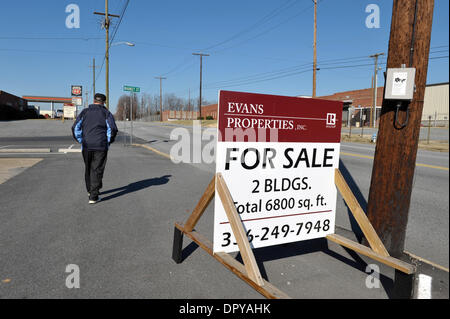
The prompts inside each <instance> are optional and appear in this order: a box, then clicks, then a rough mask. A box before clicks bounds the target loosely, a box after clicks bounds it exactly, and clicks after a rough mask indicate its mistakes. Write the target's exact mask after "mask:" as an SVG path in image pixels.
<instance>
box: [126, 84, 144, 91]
mask: <svg viewBox="0 0 450 319" xmlns="http://www.w3.org/2000/svg"><path fill="white" fill-rule="evenodd" d="M123 90H124V91H127V92H135V93H138V92H141V88H140V87H136V86H129V85H124V86H123Z"/></svg>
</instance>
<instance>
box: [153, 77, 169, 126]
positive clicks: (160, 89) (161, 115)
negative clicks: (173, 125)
mask: <svg viewBox="0 0 450 319" xmlns="http://www.w3.org/2000/svg"><path fill="white" fill-rule="evenodd" d="M155 79H159V119H160V121H161V122H162V121H163V112H162V80H165V79H167V78H164V77H162V76H155Z"/></svg>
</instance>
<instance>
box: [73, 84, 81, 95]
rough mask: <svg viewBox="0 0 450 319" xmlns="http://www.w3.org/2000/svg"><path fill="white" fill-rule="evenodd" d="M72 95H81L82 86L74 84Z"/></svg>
mask: <svg viewBox="0 0 450 319" xmlns="http://www.w3.org/2000/svg"><path fill="white" fill-rule="evenodd" d="M72 95H73V96H80V95H81V86H72Z"/></svg>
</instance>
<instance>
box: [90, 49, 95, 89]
mask: <svg viewBox="0 0 450 319" xmlns="http://www.w3.org/2000/svg"><path fill="white" fill-rule="evenodd" d="M89 67H90V68H92V89H93V94H94V95H95V58H93V59H92V65H90V66H89Z"/></svg>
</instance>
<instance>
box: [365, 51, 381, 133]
mask: <svg viewBox="0 0 450 319" xmlns="http://www.w3.org/2000/svg"><path fill="white" fill-rule="evenodd" d="M381 55H384V53H376V54H373V55H371V56H369V58H374V59H375V73H374V75H373V93H372V94H373V96H372V103H373V104H372V109H371V110H370V125H369V126H370V127H371V126H372V125H373V127H375V118H376V116H377V93H378V89H377V84H378V57H379V56H381Z"/></svg>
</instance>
